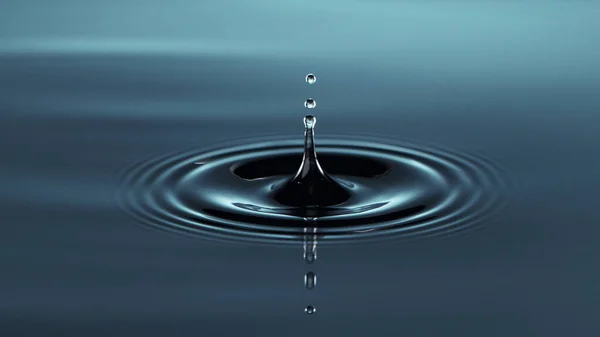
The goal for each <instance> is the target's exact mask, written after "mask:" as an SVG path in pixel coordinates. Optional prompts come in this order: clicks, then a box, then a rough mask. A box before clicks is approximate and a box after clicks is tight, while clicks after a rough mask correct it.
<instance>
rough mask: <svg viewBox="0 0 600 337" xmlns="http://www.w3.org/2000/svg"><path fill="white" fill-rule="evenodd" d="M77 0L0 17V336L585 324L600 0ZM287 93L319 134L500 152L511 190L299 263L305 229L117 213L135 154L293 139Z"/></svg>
mask: <svg viewBox="0 0 600 337" xmlns="http://www.w3.org/2000/svg"><path fill="white" fill-rule="evenodd" d="M113 5H114V6H113ZM86 6H87V7H85V6H83V5H81V4H79V3H75V2H72V1H62V2H60V5H57V4H54V5H52V6H51V5H49V4H46V3H38V2H37V1H29V2H28V3H25V2H13V1H9V2H8V5H7V8H9V10H7V11H5V10H3V11H2V14H0V19H2V20H0V22H2V23H0V28H1V29H0V39H1V42H0V46H1V47H0V154H1V158H2V161H1V163H2V164H1V166H0V183H1V186H2V188H0V198H1V203H0V214H1V215H2V219H3V221H2V227H1V229H2V232H1V235H0V255H1V256H2V259H0V265H1V267H2V274H1V275H2V276H1V277H0V298H1V300H0V335H2V336H26V335H30V336H81V335H85V336H239V335H249V336H258V335H260V336H306V335H314V336H338V335H339V336H398V335H401V336H566V335H571V336H596V335H598V334H599V333H600V323H599V321H598V319H597V316H598V312H599V310H600V273H599V272H598V270H597V268H596V266H597V261H596V260H597V256H598V254H600V248H599V247H600V245H598V240H599V237H600V228H599V227H598V224H599V223H600V209H599V208H598V207H597V204H598V200H599V197H598V195H599V194H598V191H599V190H600V179H599V178H598V172H600V157H599V156H598V150H597V147H598V145H599V144H600V117H599V116H600V115H599V114H598V111H600V96H599V95H598V92H599V91H600V66H599V63H598V61H597V60H598V59H600V48H598V44H597V41H598V38H599V36H598V33H597V32H598V31H600V29H599V27H598V26H599V24H598V23H597V20H595V17H594V15H593V13H594V12H595V11H596V10H597V9H598V8H599V7H598V3H597V2H594V1H564V2H558V1H555V2H551V1H549V2H518V1H514V2H511V3H510V4H501V3H494V2H489V3H483V2H482V3H476V2H456V3H453V2H448V3H438V2H434V1H430V2H422V3H420V2H416V1H414V2H410V1H406V2H393V1H379V2H376V1H356V2H351V3H345V2H344V3H342V2H336V1H329V2H323V3H321V4H317V3H314V4H312V6H309V4H308V3H304V2H302V3H300V2H290V3H286V4H285V5H284V4H282V3H274V2H273V3H270V2H267V1H261V2H259V3H257V4H254V5H248V4H242V3H241V2H234V1H225V2H223V3H220V4H217V3H216V2H215V3H214V4H211V3H197V4H191V3H190V2H187V1H183V0H180V1H175V2H174V3H172V4H170V5H169V6H167V5H164V4H154V3H152V4H142V3H141V2H136V1H128V2H124V3H122V4H121V5H120V7H118V6H116V5H115V4H112V5H110V4H108V3H106V4H105V3H100V2H97V3H95V4H88V5H86ZM84 7H85V8H84ZM142 8H143V9H144V10H142ZM233 9H235V10H233ZM309 9H310V10H312V11H313V12H314V14H313V15H311V16H309V17H308V18H307V17H306V15H307V14H306V13H307V12H308V11H309ZM132 17H135V18H136V20H134V21H135V22H133V21H132V20H131V18H132ZM335 20H337V21H335ZM245 24H247V25H245ZM308 72H313V73H315V74H316V75H317V76H318V81H317V83H315V84H314V85H312V86H309V85H307V84H306V83H305V82H304V76H305V75H306V74H307V73H308ZM308 97H314V98H315V99H316V100H317V102H318V106H317V108H316V109H314V110H313V112H314V114H315V115H317V116H318V118H319V125H318V129H317V130H318V135H317V137H318V136H319V135H322V136H323V137H326V136H327V135H334V134H344V135H352V136H356V135H364V136H369V137H370V136H376V137H383V138H386V139H391V140H393V141H395V142H410V143H413V144H421V145H423V146H433V147H441V148H444V149H450V150H451V151H453V152H455V153H460V154H465V155H466V154H468V155H469V156H474V157H475V158H485V159H486V160H489V161H490V162H493V163H498V165H499V166H500V167H502V172H503V173H502V174H503V177H504V178H506V179H507V180H510V181H511V182H514V188H513V189H511V190H510V192H509V191H504V190H503V191H499V192H502V195H503V197H506V198H507V199H508V200H509V203H508V205H506V206H505V207H504V208H502V209H501V211H500V212H497V213H495V214H494V215H493V216H491V217H489V218H486V221H485V223H483V224H480V225H479V226H477V227H476V228H474V230H472V231H466V232H464V233H459V234H456V235H452V236H440V237H437V236H436V237H424V238H421V239H419V240H413V241H403V240H383V241H375V242H354V243H353V244H344V245H335V246H328V245H324V246H319V250H318V253H319V255H318V259H317V260H316V261H315V262H314V263H312V264H310V265H308V264H306V263H305V262H304V261H303V257H302V254H303V247H302V244H299V245H298V246H297V247H296V246H291V247H287V246H281V245H277V246H270V245H256V244H251V243H244V242H240V241H239V240H238V241H236V242H220V241H214V240H202V239H198V238H193V239H191V238H189V237H186V236H181V235H172V234H170V233H165V232H164V231H154V230H151V229H150V228H149V227H148V226H144V225H142V224H140V222H139V221H138V219H136V218H135V217H132V216H130V215H129V214H127V213H126V212H124V211H123V210H122V209H121V208H120V207H119V206H118V203H117V200H116V198H115V193H116V191H117V190H118V188H119V186H120V183H121V179H122V175H123V173H124V172H128V171H127V169H128V168H131V167H135V165H136V163H139V162H140V161H143V160H146V159H149V158H156V157H157V156H162V155H165V154H166V155H169V154H171V153H177V152H181V151H188V150H189V149H200V148H205V147H211V146H213V145H214V144H220V143H222V142H228V141H231V140H233V139H237V140H238V141H242V142H243V141H244V139H254V138H255V137H262V136H277V135H284V136H286V135H289V136H292V137H295V136H298V137H300V138H301V137H302V125H301V119H302V117H303V116H304V114H305V113H306V109H305V108H304V106H303V102H304V100H306V99H307V98H308ZM317 142H318V140H317ZM309 271H310V272H314V273H315V274H316V275H318V284H316V283H315V286H314V289H310V290H307V289H306V286H305V285H304V284H303V283H304V282H305V280H304V277H305V275H306V273H307V272H309ZM308 305H314V306H315V308H317V311H316V312H315V313H314V314H312V315H307V314H306V313H305V312H304V310H305V308H306V307H307V306H308Z"/></svg>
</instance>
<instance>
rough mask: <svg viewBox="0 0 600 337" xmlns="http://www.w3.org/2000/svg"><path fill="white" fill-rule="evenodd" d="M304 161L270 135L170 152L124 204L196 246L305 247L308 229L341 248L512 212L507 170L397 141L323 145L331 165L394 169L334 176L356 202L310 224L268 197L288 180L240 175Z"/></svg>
mask: <svg viewBox="0 0 600 337" xmlns="http://www.w3.org/2000/svg"><path fill="white" fill-rule="evenodd" d="M301 153H302V142H301V141H300V140H298V139H289V137H268V138H255V139H251V140H248V139H246V140H245V141H243V142H237V143H228V144H222V145H221V146H218V147H214V148H199V149H192V150H188V151H184V152H179V153H172V154H167V155H164V156H160V157H156V158H152V159H150V160H145V161H142V162H140V163H137V164H135V165H133V166H131V167H130V168H128V169H127V170H125V172H124V174H123V176H122V180H121V185H120V188H119V190H118V192H117V200H118V202H119V204H120V205H121V206H122V208H123V209H124V210H126V211H127V212H128V213H130V214H132V215H133V216H135V217H136V218H137V219H138V220H140V221H141V222H142V223H144V224H146V225H149V226H151V227H154V228H158V229H162V230H167V231H172V232H176V233H180V234H186V235H191V236H194V237H198V238H204V239H216V240H226V241H230V240H238V241H240V240H241V241H245V242H256V243H275V244H277V243H297V242H301V241H302V240H303V239H304V233H305V231H306V228H307V227H311V228H313V227H316V232H317V233H318V238H319V241H320V242H321V243H339V242H355V241H363V240H371V239H384V238H385V239H388V238H394V239H406V238H415V237H423V236H433V235H440V234H448V233H455V232H457V231H464V230H467V229H470V228H473V227H474V225H476V224H482V223H483V222H484V220H485V219H486V218H487V216H489V215H490V214H492V211H495V210H498V209H499V208H500V206H502V205H504V204H505V203H504V201H506V199H505V198H503V197H504V196H505V195H506V193H505V191H506V189H507V187H508V186H509V184H508V181H507V180H506V179H505V178H506V175H501V174H500V172H501V170H500V169H499V166H498V165H496V164H493V163H492V162H491V161H489V160H487V159H484V158H481V157H479V156H473V155H467V154H461V153H455V152H451V151H447V150H442V149H439V148H432V147H426V146H418V145H414V144H405V143H402V144H399V143H398V142H397V141H393V140H389V139H376V138H372V137H370V138H362V137H355V136H352V137H349V136H338V137H335V138H331V137H329V138H328V137H319V139H318V142H317V153H318V155H320V156H321V157H323V158H324V159H327V156H338V157H339V156H342V157H345V158H347V159H349V160H350V161H349V162H350V163H351V162H352V160H354V159H353V158H356V160H359V159H358V158H362V159H363V162H364V161H373V162H380V163H385V164H386V165H388V166H389V167H390V168H391V169H390V170H389V172H387V173H386V174H384V175H382V176H380V177H377V179H375V178H374V179H365V178H364V177H356V176H354V177H353V176H348V175H344V172H342V171H344V170H343V169H342V170H341V171H340V172H338V173H340V174H337V175H336V172H335V170H334V171H329V173H330V174H331V175H332V176H333V177H334V178H337V179H338V181H340V183H342V184H343V185H345V186H346V187H347V188H349V189H350V190H352V191H353V192H354V197H353V198H352V199H351V200H349V201H348V202H347V203H345V204H342V205H339V207H337V208H336V207H333V208H331V209H330V210H329V211H328V213H327V214H328V215H327V216H324V217H321V218H319V219H317V221H316V222H312V220H311V222H310V223H309V222H307V220H306V219H305V218H302V217H298V216H296V215H294V212H293V210H291V209H290V208H289V207H285V206H282V205H278V204H277V203H276V202H274V201H273V200H271V199H270V198H268V197H267V196H268V192H269V190H271V189H273V188H274V186H276V185H277V184H279V183H281V182H283V181H285V178H286V176H281V175H277V174H273V177H267V178H264V179H243V177H240V176H238V175H236V174H234V171H235V168H236V167H239V166H240V165H242V164H243V163H249V162H250V163H252V162H257V161H261V160H263V161H264V160H267V161H268V160H271V159H273V158H283V157H286V156H288V157H289V156H298V159H299V158H301ZM294 163H296V162H294ZM322 163H323V162H322ZM297 164H299V161H298V162H297ZM323 166H324V169H325V170H328V167H327V165H323ZM275 171H277V170H275ZM293 173H294V171H293V170H292V171H291V172H289V173H288V174H289V176H291V175H293ZM289 176H287V177H289ZM311 231H312V230H311Z"/></svg>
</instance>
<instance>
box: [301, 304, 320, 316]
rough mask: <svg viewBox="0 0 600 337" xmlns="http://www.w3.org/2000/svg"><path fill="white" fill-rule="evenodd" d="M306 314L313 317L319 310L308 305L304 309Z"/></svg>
mask: <svg viewBox="0 0 600 337" xmlns="http://www.w3.org/2000/svg"><path fill="white" fill-rule="evenodd" d="M304 312H305V313H307V314H309V315H312V314H314V313H315V312H317V308H315V307H313V306H312V305H307V306H306V308H304Z"/></svg>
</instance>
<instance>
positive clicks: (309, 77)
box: [306, 73, 317, 84]
mask: <svg viewBox="0 0 600 337" xmlns="http://www.w3.org/2000/svg"><path fill="white" fill-rule="evenodd" d="M316 81H317V77H316V76H315V75H314V74H312V73H311V74H308V75H306V83H308V84H313V83H315V82H316Z"/></svg>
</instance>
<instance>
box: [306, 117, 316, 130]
mask: <svg viewBox="0 0 600 337" xmlns="http://www.w3.org/2000/svg"><path fill="white" fill-rule="evenodd" d="M315 124H317V117H315V116H313V115H307V116H305V117H304V126H305V127H306V128H307V129H312V128H314V127H315Z"/></svg>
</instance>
